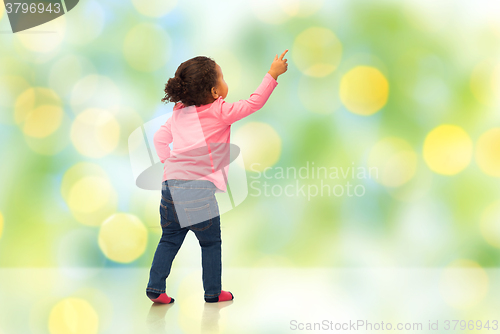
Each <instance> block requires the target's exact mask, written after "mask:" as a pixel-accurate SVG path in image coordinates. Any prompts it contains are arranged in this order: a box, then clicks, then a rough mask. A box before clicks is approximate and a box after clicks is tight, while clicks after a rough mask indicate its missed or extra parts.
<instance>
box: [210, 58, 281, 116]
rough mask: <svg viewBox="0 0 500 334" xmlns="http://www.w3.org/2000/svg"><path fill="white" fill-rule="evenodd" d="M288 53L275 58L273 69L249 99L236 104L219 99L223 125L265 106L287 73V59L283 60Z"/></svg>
mask: <svg viewBox="0 0 500 334" xmlns="http://www.w3.org/2000/svg"><path fill="white" fill-rule="evenodd" d="M287 52H288V50H285V52H283V53H282V54H281V56H280V57H279V58H278V55H276V57H274V61H273V63H272V64H271V69H270V70H269V71H268V72H267V73H266V75H265V76H264V79H263V80H262V82H261V84H260V85H259V87H258V88H257V89H256V90H255V92H253V93H252V94H251V95H250V98H249V99H247V100H239V101H238V102H234V103H227V102H225V101H224V100H223V99H222V98H221V97H219V100H218V103H221V114H220V117H221V121H222V122H223V123H225V124H227V125H230V124H233V123H234V122H236V121H238V120H240V119H242V118H244V117H246V116H248V115H250V114H252V113H254V112H256V111H257V110H259V109H260V108H262V107H263V106H264V104H265V103H266V102H267V100H268V99H269V96H270V95H271V93H272V92H273V90H274V88H275V87H276V86H277V85H278V82H277V81H276V80H277V78H278V76H280V75H281V74H283V73H285V72H286V71H287V68H288V64H287V59H283V57H284V56H285V53H287Z"/></svg>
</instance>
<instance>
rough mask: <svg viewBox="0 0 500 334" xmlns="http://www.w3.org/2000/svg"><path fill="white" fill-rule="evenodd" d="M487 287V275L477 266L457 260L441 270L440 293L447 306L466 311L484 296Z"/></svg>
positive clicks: (467, 261) (472, 262) (464, 260)
mask: <svg viewBox="0 0 500 334" xmlns="http://www.w3.org/2000/svg"><path fill="white" fill-rule="evenodd" d="M488 285H489V279H488V275H487V273H486V271H485V270H484V269H483V268H482V267H481V266H480V265H479V264H477V263H476V262H474V261H471V260H466V259H459V260H456V261H454V262H452V263H451V264H449V265H448V266H447V267H446V268H445V269H443V272H442V274H441V281H440V292H441V295H442V296H443V298H444V300H445V302H446V303H447V304H448V305H450V306H452V307H454V308H456V309H468V308H471V307H473V306H474V305H477V303H479V302H480V301H481V300H482V299H483V298H484V297H485V296H486V293H487V292H488Z"/></svg>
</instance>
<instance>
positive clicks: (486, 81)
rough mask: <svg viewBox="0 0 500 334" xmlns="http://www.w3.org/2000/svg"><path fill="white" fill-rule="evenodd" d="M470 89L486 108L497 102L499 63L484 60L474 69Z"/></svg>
mask: <svg viewBox="0 0 500 334" xmlns="http://www.w3.org/2000/svg"><path fill="white" fill-rule="evenodd" d="M470 89H471V91H472V94H473V95H474V97H475V98H476V99H477V100H478V101H479V102H481V103H482V104H484V105H486V106H493V105H495V103H497V102H498V95H499V93H500V63H499V62H498V60H497V59H485V60H483V61H482V62H480V63H479V64H477V65H476V66H475V67H474V69H473V70H472V73H471V77H470Z"/></svg>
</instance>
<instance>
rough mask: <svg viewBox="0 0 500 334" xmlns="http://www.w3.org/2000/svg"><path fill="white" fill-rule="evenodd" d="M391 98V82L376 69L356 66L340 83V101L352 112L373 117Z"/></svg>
mask: <svg viewBox="0 0 500 334" xmlns="http://www.w3.org/2000/svg"><path fill="white" fill-rule="evenodd" d="M388 97H389V82H388V81H387V79H386V78H385V76H384V75H383V74H382V73H381V72H380V71H379V70H378V69H376V68H374V67H370V66H356V67H355V68H353V69H351V70H350V71H349V72H347V73H346V74H345V75H344V76H343V77H342V80H341V82H340V100H341V101H342V103H343V104H344V106H345V107H346V108H347V109H348V110H349V111H351V112H353V113H355V114H358V115H365V116H368V115H372V114H374V113H376V112H377V111H379V110H380V109H381V108H382V107H383V106H384V105H385V104H386V103H387V99H388Z"/></svg>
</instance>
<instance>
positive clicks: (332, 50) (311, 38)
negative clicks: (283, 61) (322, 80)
mask: <svg viewBox="0 0 500 334" xmlns="http://www.w3.org/2000/svg"><path fill="white" fill-rule="evenodd" d="M341 57H342V44H341V43H340V41H339V39H338V38H337V36H336V35H335V34H334V33H333V31H331V30H330V29H327V28H321V27H311V28H308V29H306V30H304V31H303V32H302V33H300V34H299V35H298V36H297V38H295V42H294V43H293V52H292V58H293V61H294V63H295V64H296V65H297V68H298V69H299V70H300V71H301V72H302V73H304V74H305V75H308V76H312V77H324V76H327V75H328V74H330V73H332V72H333V71H334V70H335V69H336V68H337V66H338V65H339V63H340V59H341Z"/></svg>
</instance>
